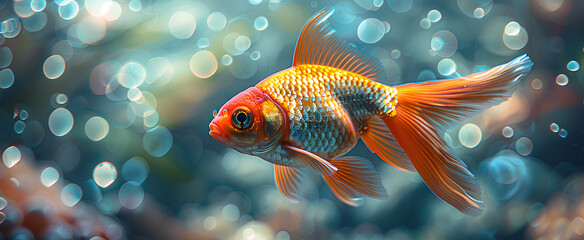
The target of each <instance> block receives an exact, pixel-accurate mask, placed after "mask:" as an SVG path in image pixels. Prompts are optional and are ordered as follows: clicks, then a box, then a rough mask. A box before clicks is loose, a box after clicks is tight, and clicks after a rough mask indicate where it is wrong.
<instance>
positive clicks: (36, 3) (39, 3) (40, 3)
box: [30, 0, 47, 12]
mask: <svg viewBox="0 0 584 240" xmlns="http://www.w3.org/2000/svg"><path fill="white" fill-rule="evenodd" d="M46 6H47V2H46V1H45V0H31V1H30V8H31V9H32V10H33V11H35V12H40V11H43V10H44V9H45V7H46Z"/></svg>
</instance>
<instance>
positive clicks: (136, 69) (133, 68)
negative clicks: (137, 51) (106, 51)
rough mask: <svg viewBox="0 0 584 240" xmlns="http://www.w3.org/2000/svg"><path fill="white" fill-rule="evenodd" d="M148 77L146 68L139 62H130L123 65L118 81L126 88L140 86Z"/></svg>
mask: <svg viewBox="0 0 584 240" xmlns="http://www.w3.org/2000/svg"><path fill="white" fill-rule="evenodd" d="M145 79H146V69H144V67H143V66H142V65H141V64H139V63H137V62H128V63H126V64H124V66H122V68H121V69H120V72H119V74H118V81H119V82H120V84H121V85H122V86H124V87H126V88H133V87H139V86H140V85H142V83H144V80H145Z"/></svg>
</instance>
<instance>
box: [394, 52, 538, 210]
mask: <svg viewBox="0 0 584 240" xmlns="http://www.w3.org/2000/svg"><path fill="white" fill-rule="evenodd" d="M532 65H533V64H532V63H531V61H530V60H529V57H527V56H526V55H524V56H521V57H519V58H516V59H515V60H513V61H511V62H509V63H507V64H504V65H501V66H498V67H495V68H492V69H490V70H487V71H485V72H481V73H476V74H472V75H470V76H467V77H462V78H458V79H451V80H441V81H433V82H423V83H416V84H406V85H402V86H399V87H397V90H398V95H397V98H398V104H397V106H396V110H395V111H396V115H395V116H394V117H389V115H387V116H388V117H387V118H384V119H383V121H384V122H385V123H386V124H387V126H388V128H389V130H390V131H391V132H392V133H393V136H394V137H395V139H396V140H397V142H398V143H399V145H400V146H401V147H402V148H403V149H404V151H405V152H406V153H407V155H408V156H409V158H410V160H411V161H412V163H413V165H414V167H416V170H417V171H418V173H419V174H420V176H421V177H422V179H424V182H425V183H426V185H427V186H428V187H429V188H430V189H431V190H432V191H433V192H434V194H436V195H437V196H438V197H439V198H441V199H442V200H444V201H445V202H447V203H448V204H450V205H452V206H454V207H455V208H457V209H458V210H460V211H461V212H463V213H465V214H469V215H473V216H477V215H480V214H481V213H482V211H483V208H484V205H483V202H481V201H480V197H481V190H480V186H479V184H478V182H477V180H476V179H475V177H474V175H473V174H472V173H471V172H470V171H469V170H468V169H467V166H466V164H464V162H462V161H461V160H459V159H458V158H456V157H455V156H454V155H452V154H451V153H449V152H448V150H447V145H446V142H444V140H443V139H442V138H441V137H440V135H439V134H438V130H439V129H440V128H441V127H446V126H449V125H451V124H454V123H456V122H457V121H459V120H461V119H463V118H465V117H468V116H470V115H471V114H472V113H474V112H477V111H478V110H480V109H484V108H487V107H489V106H492V105H495V104H498V103H500V102H502V101H503V100H505V99H507V98H508V97H509V96H511V94H512V93H513V91H514V90H515V88H516V86H517V83H518V82H519V80H520V79H521V78H522V77H524V76H525V75H527V73H528V72H529V70H530V69H531V66H532Z"/></svg>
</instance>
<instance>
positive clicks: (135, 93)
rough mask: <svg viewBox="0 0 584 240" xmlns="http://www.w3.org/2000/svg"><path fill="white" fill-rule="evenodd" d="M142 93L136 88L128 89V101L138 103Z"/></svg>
mask: <svg viewBox="0 0 584 240" xmlns="http://www.w3.org/2000/svg"><path fill="white" fill-rule="evenodd" d="M142 97H143V96H142V91H140V89H138V88H135V87H133V88H130V89H128V99H130V101H134V102H135V101H138V100H139V99H140V98H142Z"/></svg>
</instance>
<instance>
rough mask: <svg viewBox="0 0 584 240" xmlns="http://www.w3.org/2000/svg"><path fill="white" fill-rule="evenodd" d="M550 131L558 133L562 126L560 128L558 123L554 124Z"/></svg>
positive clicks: (551, 125)
mask: <svg viewBox="0 0 584 240" xmlns="http://www.w3.org/2000/svg"><path fill="white" fill-rule="evenodd" d="M550 130H552V132H555V133H557V132H558V131H560V126H558V124H557V123H552V124H550Z"/></svg>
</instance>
